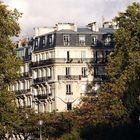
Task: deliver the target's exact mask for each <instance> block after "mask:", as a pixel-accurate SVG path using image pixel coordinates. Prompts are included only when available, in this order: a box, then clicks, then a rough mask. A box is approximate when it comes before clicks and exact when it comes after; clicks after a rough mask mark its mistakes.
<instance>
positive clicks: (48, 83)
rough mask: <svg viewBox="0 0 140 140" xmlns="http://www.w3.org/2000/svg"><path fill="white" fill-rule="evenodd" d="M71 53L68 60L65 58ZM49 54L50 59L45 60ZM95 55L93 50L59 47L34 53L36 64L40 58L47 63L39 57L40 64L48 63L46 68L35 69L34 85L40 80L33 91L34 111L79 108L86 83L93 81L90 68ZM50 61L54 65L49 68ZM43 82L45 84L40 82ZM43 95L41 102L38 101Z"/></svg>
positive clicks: (33, 70) (89, 48)
mask: <svg viewBox="0 0 140 140" xmlns="http://www.w3.org/2000/svg"><path fill="white" fill-rule="evenodd" d="M68 52H69V55H70V58H69V60H68V59H67V56H66V54H67V53H68ZM48 54H51V55H49V57H45V55H46V56H48ZM82 54H84V57H82ZM92 54H93V52H92V49H91V47H80V48H79V47H67V48H66V47H56V48H53V49H48V50H45V51H44V50H43V51H39V52H36V53H33V55H32V61H33V62H34V64H35V63H37V62H38V60H37V59H36V58H37V57H38V56H44V59H43V57H40V61H44V62H45V60H48V64H47V62H46V65H42V66H37V67H34V68H32V76H33V81H35V80H36V79H39V78H40V81H38V82H36V83H34V86H33V88H32V92H33V94H34V99H35V101H36V102H34V108H35V110H37V111H41V112H44V111H49V112H51V111H66V110H71V109H72V108H73V107H74V106H76V105H77V104H78V103H79V101H80V98H81V96H83V95H84V93H85V91H86V86H87V83H89V82H91V81H92V80H93V75H92V72H91V70H89V68H88V66H89V63H90V62H91V60H92V59H93V55H92ZM42 59H43V60H42ZM49 61H50V62H51V61H53V64H49ZM43 78H44V81H42V80H41V79H43ZM45 78H46V79H45ZM41 95H42V98H41V97H40V99H39V98H36V97H39V96H41ZM43 97H44V98H43ZM45 97H46V98H45Z"/></svg>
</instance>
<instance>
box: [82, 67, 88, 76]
mask: <svg viewBox="0 0 140 140" xmlns="http://www.w3.org/2000/svg"><path fill="white" fill-rule="evenodd" d="M81 72H82V76H83V77H86V76H87V73H86V72H87V69H86V67H82V69H81Z"/></svg>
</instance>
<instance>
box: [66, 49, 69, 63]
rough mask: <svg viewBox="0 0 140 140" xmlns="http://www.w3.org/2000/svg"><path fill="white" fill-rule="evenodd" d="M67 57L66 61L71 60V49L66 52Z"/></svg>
mask: <svg viewBox="0 0 140 140" xmlns="http://www.w3.org/2000/svg"><path fill="white" fill-rule="evenodd" d="M65 59H66V62H67V61H70V52H69V51H66V52H65Z"/></svg>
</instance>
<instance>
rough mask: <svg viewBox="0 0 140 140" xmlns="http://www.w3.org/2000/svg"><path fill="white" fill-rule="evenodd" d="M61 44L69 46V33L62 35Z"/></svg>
mask: <svg viewBox="0 0 140 140" xmlns="http://www.w3.org/2000/svg"><path fill="white" fill-rule="evenodd" d="M63 44H64V46H69V45H70V36H69V35H64V36H63Z"/></svg>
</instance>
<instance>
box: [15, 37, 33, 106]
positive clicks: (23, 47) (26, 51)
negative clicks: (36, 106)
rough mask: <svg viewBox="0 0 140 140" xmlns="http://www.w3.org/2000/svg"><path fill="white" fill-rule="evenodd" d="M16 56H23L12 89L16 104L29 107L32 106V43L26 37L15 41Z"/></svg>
mask: <svg viewBox="0 0 140 140" xmlns="http://www.w3.org/2000/svg"><path fill="white" fill-rule="evenodd" d="M16 52H17V57H18V58H19V57H21V58H23V62H24V64H23V65H22V66H21V67H20V74H21V76H20V78H19V79H18V81H17V83H16V84H15V85H14V86H13V90H14V91H15V92H16V97H17V106H18V107H25V106H26V107H29V108H31V106H32V93H31V85H32V79H31V69H30V63H31V52H32V43H31V41H29V40H28V39H22V40H19V41H18V42H17V48H16Z"/></svg>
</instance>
